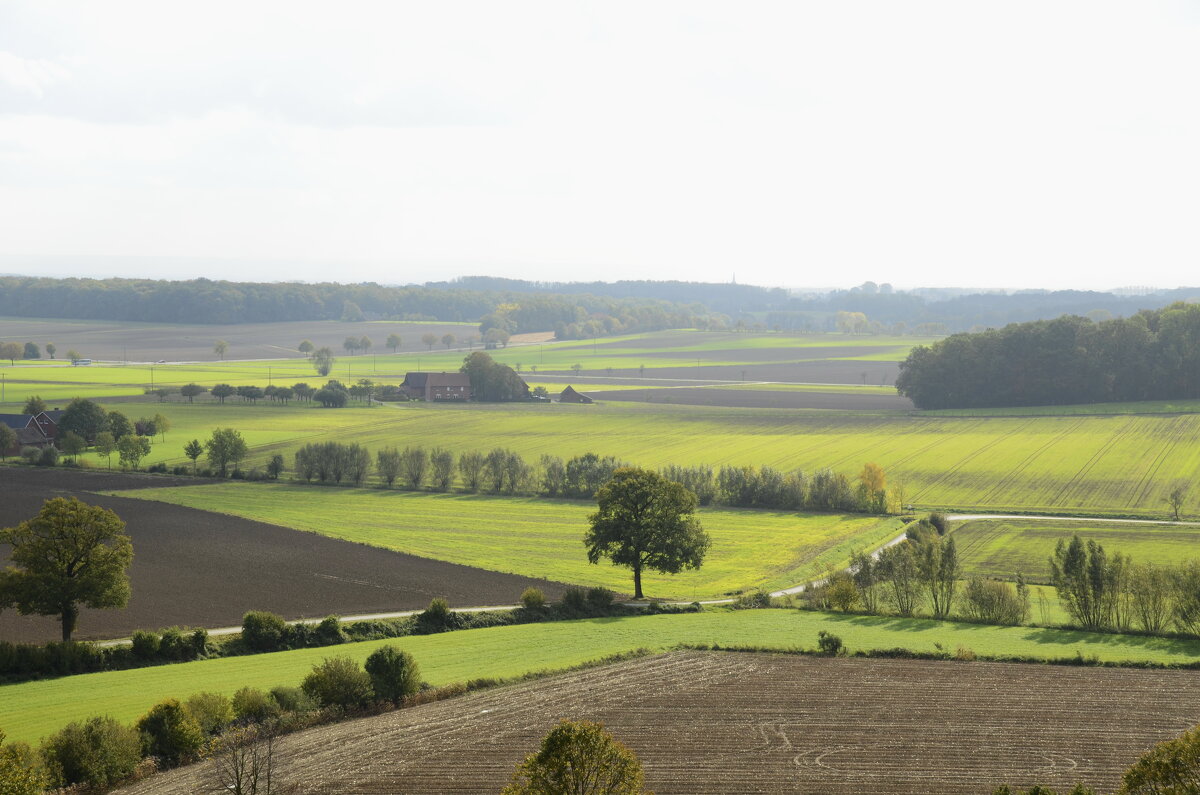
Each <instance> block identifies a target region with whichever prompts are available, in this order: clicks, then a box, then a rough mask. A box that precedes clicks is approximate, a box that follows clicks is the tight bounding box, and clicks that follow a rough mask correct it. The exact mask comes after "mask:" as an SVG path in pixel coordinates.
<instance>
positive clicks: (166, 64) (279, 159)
mask: <svg viewBox="0 0 1200 795" xmlns="http://www.w3.org/2000/svg"><path fill="white" fill-rule="evenodd" d="M1198 232H1200V2H1198V0H1177V1H1176V2H1162V3H1159V2H1153V1H1152V0H1130V2H1122V3H1111V2H1103V1H1102V0H1084V1H1082V2H1053V1H1052V0H1036V1H1035V2H1018V1H1014V0H1004V1H1003V2H999V1H996V2H987V3H983V2H969V1H968V0H952V1H951V2H944V3H935V2H913V1H912V0H905V2H897V1H896V0H883V1H882V2H850V1H848V0H828V2H819V3H818V2H798V1H797V0H791V2H780V3H768V2H732V0H731V1H730V2H724V3H705V2H697V1H696V0H687V1H686V2H680V3H666V2H652V1H647V0H639V1H638V2H629V3H623V2H613V0H605V2H597V3H578V2H565V1H564V0H555V1H554V2H547V3H529V2H495V0H488V2H481V3H463V2H429V1H428V0H424V1H423V2H411V3H409V2H381V3H356V2H340V3H330V2H325V3H319V4H318V3H303V2H295V0H288V2H279V3H268V2H245V0H241V1H240V2H212V1H211V0H210V1H209V2H203V3H174V2H160V1H159V0H153V1H151V2H138V3H134V2H120V1H119V0H104V2H94V1H88V2H74V3H68V2H49V1H48V0H36V2H35V1H34V0H30V1H29V2H20V1H19V0H6V1H5V2H3V3H2V4H0V271H7V272H26V273H28V272H34V271H35V269H43V270H44V271H45V272H51V271H52V272H54V273H55V274H64V273H68V272H76V273H79V274H85V273H86V274H87V275H148V276H156V277H163V278H192V277H195V276H201V275H204V276H210V277H214V278H238V279H261V280H270V281H274V280H295V279H300V280H319V279H335V280H338V281H366V280H372V281H380V282H387V283H404V282H411V281H425V280H427V279H438V278H450V277H453V276H458V275H466V274H488V275H496V276H509V277H514V278H533V279H556V280H559V279H587V280H591V279H597V278H599V279H606V280H610V279H618V278H660V279H666V278H679V279H692V280H706V281H709V280H711V281H728V280H729V279H730V278H732V277H733V276H734V275H735V274H736V278H737V280H738V281H739V282H745V283H757V284H769V285H785V286H804V285H838V286H849V285H852V284H857V283H859V282H862V281H864V280H866V279H872V280H875V281H890V282H892V283H894V284H896V285H897V286H917V285H932V286H944V285H963V286H1032V287H1065V286H1072V287H1090V288H1106V287H1117V286H1123V285H1154V286H1164V287H1173V286H1178V285H1180V284H1198V283H1200V234H1198ZM35 258H36V259H35ZM26 263H28V264H26Z"/></svg>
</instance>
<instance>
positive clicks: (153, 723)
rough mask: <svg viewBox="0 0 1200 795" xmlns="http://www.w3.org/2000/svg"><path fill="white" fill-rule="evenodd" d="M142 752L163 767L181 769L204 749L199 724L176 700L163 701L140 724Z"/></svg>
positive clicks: (138, 723)
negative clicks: (181, 766) (177, 767)
mask: <svg viewBox="0 0 1200 795" xmlns="http://www.w3.org/2000/svg"><path fill="white" fill-rule="evenodd" d="M137 729H138V732H139V733H140V734H141V735H142V748H143V749H144V750H145V752H146V754H147V755H148V756H154V757H157V758H158V760H159V761H160V762H161V763H162V764H164V765H170V766H174V765H178V764H180V763H181V762H185V761H187V760H189V759H192V758H193V757H195V756H196V754H198V753H199V752H200V748H201V746H203V745H204V732H203V731H202V730H201V729H200V724H198V723H197V722H196V719H195V718H193V717H192V716H191V713H189V712H188V711H187V710H186V709H185V708H184V706H183V705H182V704H180V703H179V702H178V701H176V700H175V699H173V698H169V699H167V700H166V701H161V702H159V703H158V704H155V705H154V706H153V707H151V708H150V711H149V712H147V713H146V714H145V715H143V716H142V718H141V720H139V721H138V722H137Z"/></svg>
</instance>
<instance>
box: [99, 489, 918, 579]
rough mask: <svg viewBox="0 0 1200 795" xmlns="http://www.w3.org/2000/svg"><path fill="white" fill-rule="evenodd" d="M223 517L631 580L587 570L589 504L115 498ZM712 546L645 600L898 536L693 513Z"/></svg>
mask: <svg viewBox="0 0 1200 795" xmlns="http://www.w3.org/2000/svg"><path fill="white" fill-rule="evenodd" d="M118 494H120V496H123V497H134V498H138V499H147V500H158V501H161V502H170V503H173V504H177V505H184V506H187V507H190V508H200V509H203V510H208V511H217V512H221V513H228V514H233V515H235V516H241V517H244V518H247V519H255V520H258V521H262V522H270V523H272V524H277V525H282V526H285V527H291V528H295V529H297V530H305V531H309V532H314V533H320V534H322V535H326V536H331V537H333V538H340V539H345V540H347V541H355V542H358V543H363V544H369V545H371V546H377V547H383V548H386V549H392V550H396V551H398V552H406V553H408V554H411V555H417V556H420V557H424V558H434V559H436V560H444V561H448V562H451V563H461V564H465V565H468V566H476V567H479V568H483V569H490V570H492V571H501V572H506V573H511V574H520V575H523V576H530V577H540V578H543V579H548V580H557V581H559V582H569V583H576V584H580V585H589V586H590V585H601V586H604V587H606V588H611V589H613V590H615V591H618V592H629V591H630V590H631V587H632V582H631V580H630V574H629V570H628V569H626V568H622V567H614V566H611V565H609V564H608V563H602V564H599V565H591V564H589V563H588V562H587V556H586V555H585V552H584V546H583V534H584V531H585V529H586V528H587V517H588V514H589V513H591V512H593V511H594V510H595V506H594V504H590V503H586V502H577V501H572V500H541V499H533V498H518V497H492V496H480V495H465V494H428V493H417V492H404V491H396V490H384V489H349V488H346V489H341V488H322V487H317V486H300V485H290V484H275V483H227V484H218V485H212V486H186V487H182V488H170V489H143V490H138V491H127V492H118ZM700 521H701V522H702V524H703V525H704V528H705V529H706V530H707V531H708V533H709V535H710V536H711V538H712V548H711V549H710V550H709V553H708V556H707V557H706V558H705V561H704V566H703V567H702V568H700V569H699V570H697V571H685V572H681V573H680V574H676V575H663V574H656V573H651V572H647V573H646V574H644V575H643V586H644V588H645V589H646V593H647V594H648V595H651V596H662V597H667V596H669V597H675V598H683V599H689V600H690V599H706V598H711V597H718V596H721V595H724V594H727V593H730V592H734V591H740V590H742V589H754V588H764V589H767V590H776V589H779V588H783V587H786V586H790V585H795V584H796V583H799V582H804V581H805V580H808V579H813V578H815V577H817V576H820V575H821V574H823V573H824V572H826V571H828V570H829V569H830V568H831V567H834V566H842V565H845V563H846V561H847V560H848V559H849V557H850V553H851V552H852V551H853V550H854V549H857V548H874V547H876V546H879V545H880V544H882V543H883V542H885V541H887V540H888V539H890V538H892V537H894V536H895V535H896V534H897V533H898V532H900V520H898V519H880V518H879V517H868V516H861V515H850V516H841V515H837V514H807V515H806V514H800V515H797V514H792V513H783V512H774V511H749V510H732V509H702V510H701V512H700Z"/></svg>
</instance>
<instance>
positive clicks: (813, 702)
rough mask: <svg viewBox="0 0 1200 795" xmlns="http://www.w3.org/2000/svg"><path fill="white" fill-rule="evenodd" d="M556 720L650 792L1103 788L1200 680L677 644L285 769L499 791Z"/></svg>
mask: <svg viewBox="0 0 1200 795" xmlns="http://www.w3.org/2000/svg"><path fill="white" fill-rule="evenodd" d="M561 718H573V719H590V720H599V721H603V722H604V723H605V724H606V726H607V727H608V728H609V729H610V730H611V731H612V732H613V733H614V734H615V735H616V736H617V737H618V738H619V739H620V740H622V741H623V742H624V743H626V744H627V745H628V746H629V747H631V748H632V749H633V750H634V751H635V752H636V753H637V754H638V756H639V757H640V758H641V760H642V763H643V765H644V766H645V768H646V771H647V785H648V786H649V787H650V788H651V789H653V790H654V791H655V792H657V793H659V795H666V794H667V793H701V794H706V793H712V795H718V793H720V794H724V793H742V792H788V793H829V794H831V795H838V794H841V793H844V794H845V795H851V794H853V795H860V794H863V793H904V794H906V795H907V794H909V793H912V794H914V795H915V794H916V793H947V794H949V793H954V795H960V794H961V793H976V792H977V793H988V792H990V791H991V789H992V788H993V787H994V786H995V785H997V784H1000V783H1004V782H1008V783H1010V784H1014V785H1017V784H1019V785H1022V786H1029V785H1032V784H1034V783H1041V784H1043V785H1047V786H1052V787H1056V788H1058V787H1062V788H1064V789H1069V788H1070V786H1071V785H1073V784H1074V783H1075V782H1083V783H1084V784H1086V785H1089V786H1093V787H1097V788H1099V789H1101V790H1103V791H1111V790H1112V789H1114V788H1115V787H1116V785H1117V784H1118V782H1119V779H1120V775H1121V772H1122V771H1123V770H1124V769H1125V768H1126V767H1127V766H1128V765H1129V764H1131V763H1132V762H1133V761H1134V760H1135V759H1137V758H1138V756H1140V755H1141V754H1142V753H1143V752H1144V751H1145V750H1147V749H1148V748H1149V747H1150V746H1152V745H1153V744H1154V743H1156V742H1158V741H1160V740H1164V739H1167V738H1170V737H1173V736H1175V735H1177V734H1179V733H1180V732H1182V731H1183V730H1184V729H1187V728H1189V727H1191V726H1193V725H1194V724H1196V723H1197V721H1200V672H1183V671H1138V670H1127V669H1096V668H1068V667H1049V666H1035V665H1014V664H1001V663H982V662H975V663H957V662H928V661H910V660H862V659H828V658H813V657H795V656H782V655H766V654H741V653H731V652H703V653H702V652H680V653H674V654H669V655H665V656H658V657H650V658H643V659H639V660H634V661H631V662H626V663H620V664H617V665H612V666H607V667H604V668H597V669H591V670H587V671H581V672H576V673H572V674H566V675H563V676H559V677H555V678H553V679H548V680H542V681H537V682H529V683H525V684H521V685H517V686H513V687H506V688H500V689H496V690H491V691H483V692H478V693H474V694H471V695H468V696H465V697H462V698H457V699H453V700H450V701H444V702H440V703H436V704H429V705H426V706H422V707H416V708H413V709H408V710H403V711H400V712H395V713H391V714H388V715H383V716H380V717H375V718H367V719H362V720H356V721H351V722H347V723H343V724H340V725H334V726H328V727H323V728H319V729H313V730H310V731H307V732H302V733H299V734H295V735H292V736H290V737H287V738H285V739H284V741H283V743H282V753H281V756H280V764H281V768H280V770H281V772H282V774H283V776H284V778H285V779H286V781H287V782H291V783H298V784H299V792H301V793H308V794H312V793H372V794H374V793H488V792H492V793H494V792H498V791H499V790H500V788H501V787H502V786H503V784H504V783H505V782H506V781H507V779H508V777H509V775H510V774H511V771H512V769H513V766H514V765H515V764H516V763H517V762H518V761H519V760H520V759H521V758H523V757H524V756H525V755H526V754H528V753H529V752H531V751H532V750H534V749H535V748H536V747H537V745H538V742H539V741H540V738H541V737H542V736H543V735H545V733H546V732H547V731H548V730H549V729H550V728H551V727H552V726H553V725H554V724H555V723H556V722H557V721H558V720H559V719H561ZM211 776H212V770H211V768H210V767H209V766H208V765H207V764H202V765H198V766H194V767H191V768H186V769H182V770H177V771H174V772H171V773H167V774H164V775H161V776H156V777H154V778H152V779H150V780H147V781H145V782H142V783H140V784H139V785H136V786H134V787H132V788H129V789H127V790H123V791H124V792H127V793H139V794H140V795H149V794H150V793H158V794H159V795H174V794H175V793H178V794H179V795H183V793H194V792H203V791H209V789H210V785H211V784H213V783H214V782H213V780H212V779H211Z"/></svg>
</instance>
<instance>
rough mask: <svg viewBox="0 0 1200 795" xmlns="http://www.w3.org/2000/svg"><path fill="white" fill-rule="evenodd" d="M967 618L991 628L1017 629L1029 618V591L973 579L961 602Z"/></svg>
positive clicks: (994, 581)
mask: <svg viewBox="0 0 1200 795" xmlns="http://www.w3.org/2000/svg"><path fill="white" fill-rule="evenodd" d="M960 604H961V606H962V608H961V609H962V612H963V615H965V616H966V617H967V618H970V619H973V620H975V621H982V622H985V623H988V624H1004V625H1010V626H1015V625H1017V624H1023V623H1025V621H1026V619H1028V618H1029V594H1028V589H1027V588H1025V589H1020V590H1018V589H1016V588H1013V586H1012V585H1010V584H1008V583H1006V582H1000V581H999V580H984V579H981V578H979V577H972V578H971V579H970V580H968V581H967V584H966V587H965V588H963V593H962V598H961V600H960Z"/></svg>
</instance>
